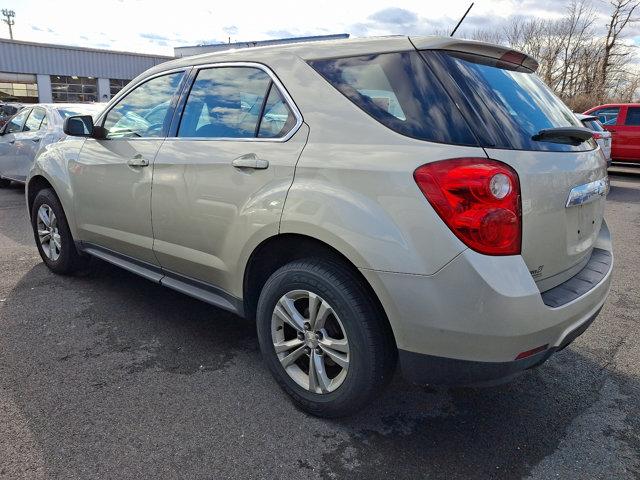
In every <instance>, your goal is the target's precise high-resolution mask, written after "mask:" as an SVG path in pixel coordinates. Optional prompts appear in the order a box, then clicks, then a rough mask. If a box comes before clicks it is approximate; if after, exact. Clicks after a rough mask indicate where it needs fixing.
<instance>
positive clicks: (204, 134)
mask: <svg viewBox="0 0 640 480" xmlns="http://www.w3.org/2000/svg"><path fill="white" fill-rule="evenodd" d="M295 123H296V119H295V116H294V115H293V112H292V111H291V109H290V108H289V106H288V105H287V103H286V102H285V100H284V99H283V97H282V95H281V94H280V92H279V90H278V88H277V87H276V85H275V84H274V83H273V82H272V80H271V77H270V76H269V75H268V74H267V73H266V72H265V71H263V70H261V69H259V68H254V67H215V68H208V69H203V70H201V71H200V72H198V75H197V77H196V80H195V82H194V83H193V86H192V88H191V91H190V92H189V97H188V98H187V102H186V105H185V107H184V113H183V114H182V120H181V121H180V127H179V128H178V137H183V138H255V137H256V136H257V137H262V138H278V137H283V136H284V135H286V134H287V133H288V132H289V131H290V130H291V129H292V128H293V127H294V125H295Z"/></svg>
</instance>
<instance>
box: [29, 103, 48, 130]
mask: <svg viewBox="0 0 640 480" xmlns="http://www.w3.org/2000/svg"><path fill="white" fill-rule="evenodd" d="M46 116H47V114H46V113H45V111H44V110H43V109H42V108H34V109H33V110H32V111H31V115H29V118H27V122H26V123H25V124H24V131H25V132H35V131H36V130H40V126H41V125H42V120H44V119H45V117H46Z"/></svg>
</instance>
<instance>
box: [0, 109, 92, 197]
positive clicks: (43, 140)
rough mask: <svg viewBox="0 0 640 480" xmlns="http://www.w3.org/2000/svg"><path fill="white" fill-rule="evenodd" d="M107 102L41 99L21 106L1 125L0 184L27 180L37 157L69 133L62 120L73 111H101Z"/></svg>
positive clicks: (78, 112)
mask: <svg viewBox="0 0 640 480" xmlns="http://www.w3.org/2000/svg"><path fill="white" fill-rule="evenodd" d="M102 108H103V105H99V104H82V103H78V104H75V103H69V104H62V103H54V104H45V103H40V104H37V105H32V106H29V107H25V108H23V109H21V110H20V111H19V112H18V113H17V114H16V115H14V116H13V117H12V118H11V119H10V120H9V122H8V123H7V124H6V126H4V127H2V129H0V188H1V187H7V186H8V185H9V184H10V183H11V181H12V180H13V181H16V182H21V183H24V182H25V180H26V178H27V174H28V173H29V170H30V169H31V166H32V165H33V160H34V159H35V158H36V155H38V153H39V152H41V151H42V150H43V149H44V148H45V147H46V146H47V145H50V144H52V143H55V142H57V141H58V140H60V139H61V138H63V137H64V136H65V135H64V133H63V132H62V124H63V121H64V119H65V118H67V117H70V116H72V115H83V114H94V115H95V114H97V113H100V111H101V110H102Z"/></svg>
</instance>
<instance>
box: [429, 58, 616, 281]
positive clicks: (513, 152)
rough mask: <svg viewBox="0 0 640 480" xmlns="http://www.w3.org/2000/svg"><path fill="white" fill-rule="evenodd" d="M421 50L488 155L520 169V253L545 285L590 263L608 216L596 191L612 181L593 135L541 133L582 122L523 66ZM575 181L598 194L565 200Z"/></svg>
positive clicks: (498, 60) (559, 279)
mask: <svg viewBox="0 0 640 480" xmlns="http://www.w3.org/2000/svg"><path fill="white" fill-rule="evenodd" d="M488 53H492V52H488ZM424 56H425V59H426V61H427V62H429V63H430V64H431V65H432V68H434V69H436V71H437V72H438V73H439V75H440V76H441V78H443V81H444V82H445V83H446V84H447V85H448V86H449V87H450V92H451V94H452V96H453V97H454V99H456V101H459V102H460V104H461V105H463V108H464V109H465V111H466V114H467V118H468V119H469V121H470V123H471V124H472V125H474V127H475V129H476V131H477V132H480V133H479V134H478V136H479V137H480V138H481V139H482V142H483V144H484V146H485V151H486V153H487V155H488V156H489V158H493V159H495V160H499V161H502V162H504V163H506V164H508V165H510V166H511V167H512V168H513V169H514V170H515V171H516V172H517V173H518V176H519V178H520V186H521V204H522V257H523V258H524V260H525V262H526V264H527V266H528V268H529V270H530V271H531V274H532V276H533V277H534V279H535V280H536V281H537V282H538V286H539V287H540V289H541V290H545V289H548V288H551V287H553V286H555V285H556V284H559V283H562V282H563V281H565V280H566V279H567V278H569V277H571V276H573V275H574V274H575V273H577V271H578V270H579V269H580V268H582V266H583V265H584V264H585V263H586V262H587V260H588V258H589V256H590V254H591V250H592V248H593V245H594V243H595V241H596V238H597V236H598V234H599V232H600V227H601V224H602V219H603V210H604V197H603V196H601V195H599V194H597V193H603V191H604V190H606V188H600V187H602V185H603V184H604V185H606V182H607V172H606V161H605V158H604V156H603V155H602V154H601V153H600V151H599V150H598V149H597V145H596V143H595V141H594V140H593V139H588V140H586V141H578V140H572V139H570V138H563V139H561V141H548V140H544V139H542V140H541V139H540V138H544V137H539V136H538V134H539V133H540V132H541V131H542V130H544V129H553V128H558V127H582V124H581V123H580V121H579V120H578V119H577V118H576V116H575V115H574V114H573V113H572V112H571V111H570V110H569V109H568V108H567V107H566V106H565V105H564V104H563V103H562V102H561V101H560V100H559V99H558V98H557V97H555V95H553V93H552V92H551V91H550V90H549V88H548V87H546V86H545V85H544V83H543V82H542V81H541V80H540V79H539V78H538V77H537V76H536V75H535V74H534V73H532V72H531V71H530V70H528V69H526V68H524V67H522V66H520V65H517V64H513V63H510V62H508V61H505V60H503V59H501V58H498V59H496V58H490V57H488V56H484V55H482V56H481V55H472V54H465V53H460V52H435V51H431V52H424ZM463 102H464V103H463ZM592 182H596V183H593V184H592ZM585 185H589V186H588V187H585ZM576 187H578V188H583V189H585V188H586V189H588V190H591V189H595V192H596V195H594V196H590V197H589V202H588V203H587V202H583V203H578V204H576V205H573V206H567V205H568V199H569V196H570V194H571V191H572V190H573V189H575V188H576Z"/></svg>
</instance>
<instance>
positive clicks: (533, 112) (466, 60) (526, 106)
mask: <svg viewBox="0 0 640 480" xmlns="http://www.w3.org/2000/svg"><path fill="white" fill-rule="evenodd" d="M423 54H424V55H425V58H427V59H428V60H430V61H431V59H432V58H433V61H439V62H441V63H442V64H444V67H445V70H446V71H447V72H448V74H449V75H451V77H452V78H453V80H454V82H455V84H456V85H457V86H458V87H459V88H460V89H461V91H462V92H463V93H464V95H465V97H466V98H467V100H468V102H469V103H470V105H471V108H472V109H473V110H475V111H477V112H481V113H480V115H481V118H482V123H483V125H484V127H485V128H489V129H492V135H493V137H494V141H495V145H494V146H495V147H497V148H510V149H515V150H548V151H582V150H591V149H593V148H595V144H594V142H593V141H591V140H589V141H586V142H582V143H581V144H579V145H572V144H564V143H554V142H549V141H538V140H534V139H533V138H532V137H533V136H534V135H536V134H538V133H539V132H540V131H541V130H544V129H550V128H557V127H582V124H581V122H580V121H579V120H578V119H577V118H576V116H575V115H574V114H573V112H572V111H571V110H570V109H569V108H568V107H567V106H566V105H565V104H564V103H562V101H561V100H560V99H559V98H558V97H556V96H555V95H554V94H553V93H552V92H551V90H550V89H549V88H548V87H547V86H546V85H545V84H544V82H542V80H541V79H540V78H539V77H538V76H537V75H536V74H535V73H533V72H531V71H530V70H527V69H525V68H523V67H520V66H517V65H513V64H510V63H507V62H504V61H500V60H496V59H494V58H489V57H483V56H479V55H470V54H466V53H458V52H443V51H439V52H438V51H425V52H423ZM487 146H489V145H487Z"/></svg>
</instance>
